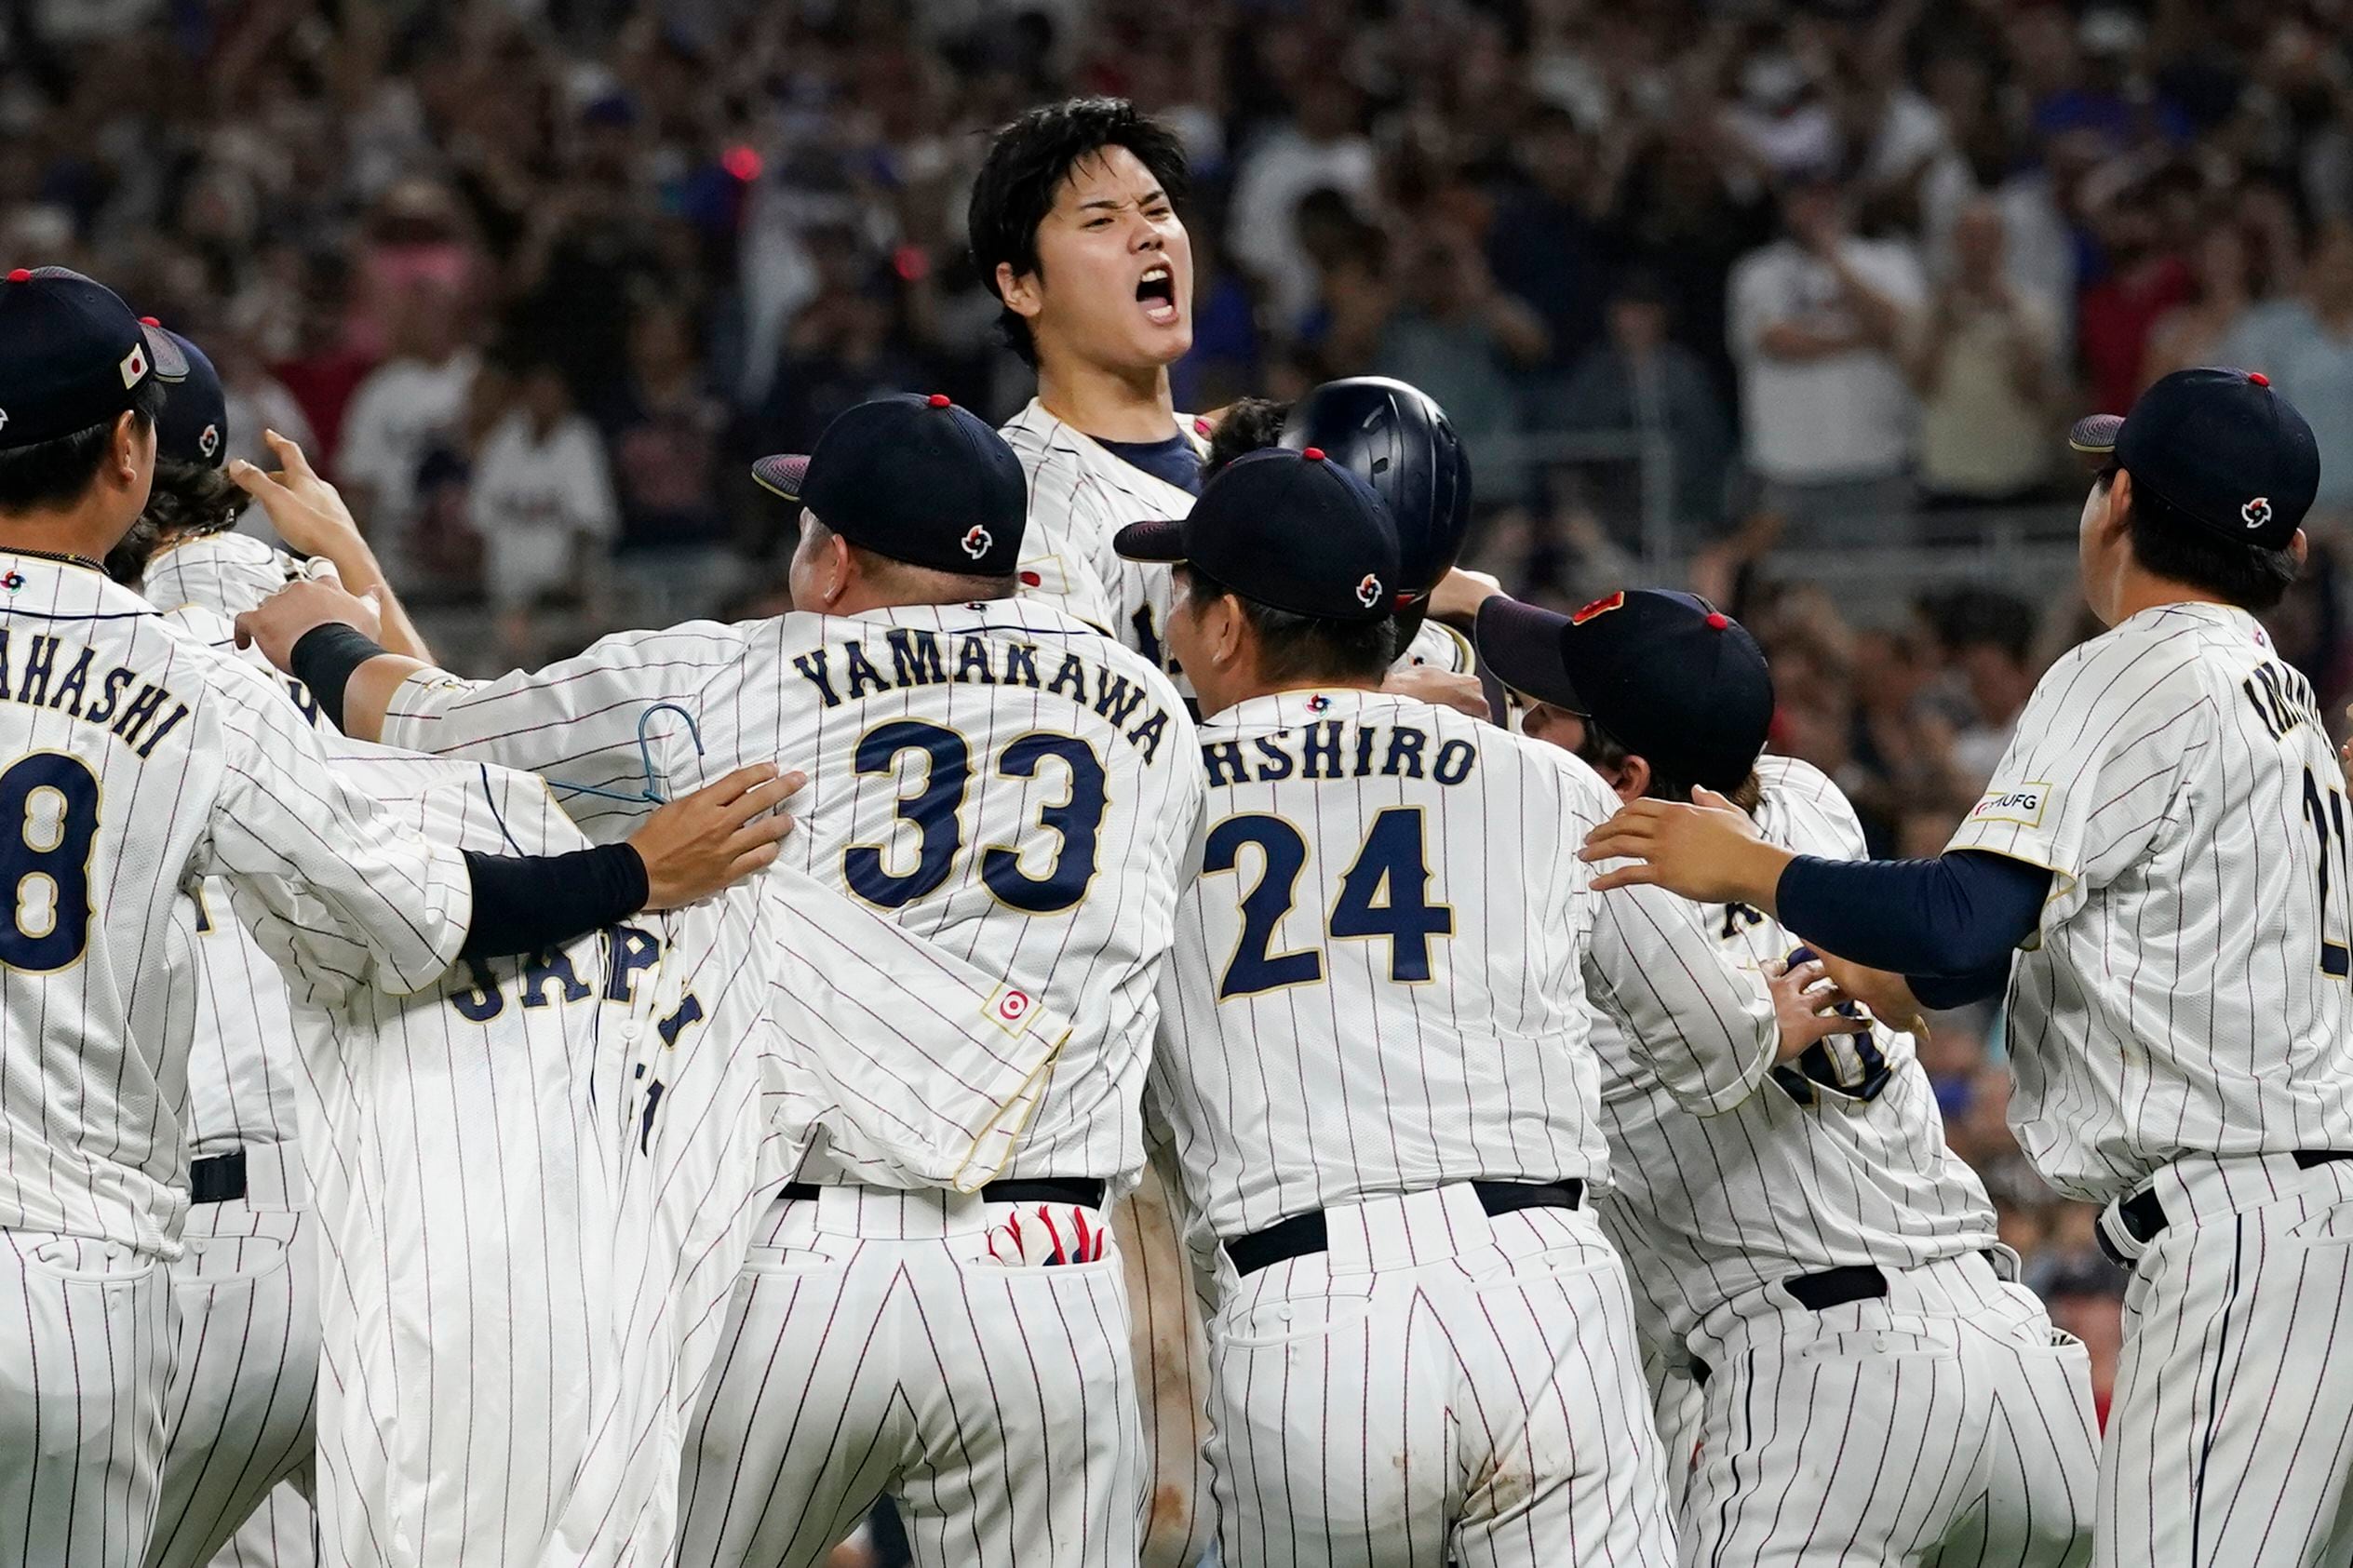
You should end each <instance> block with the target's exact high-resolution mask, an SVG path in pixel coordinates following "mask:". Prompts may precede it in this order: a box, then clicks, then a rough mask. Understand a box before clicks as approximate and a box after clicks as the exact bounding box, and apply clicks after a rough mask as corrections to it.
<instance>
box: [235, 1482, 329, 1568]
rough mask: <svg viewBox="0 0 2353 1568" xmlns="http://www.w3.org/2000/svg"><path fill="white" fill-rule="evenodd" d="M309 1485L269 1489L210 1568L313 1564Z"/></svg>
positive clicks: (303, 1567) (313, 1526) (315, 1550)
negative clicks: (258, 1506)
mask: <svg viewBox="0 0 2353 1568" xmlns="http://www.w3.org/2000/svg"><path fill="white" fill-rule="evenodd" d="M309 1485H310V1482H309V1481H308V1480H307V1479H304V1480H302V1481H286V1482H283V1483H281V1484H279V1485H278V1486H276V1487H274V1488H272V1489H271V1492H270V1494H269V1496H268V1497H266V1498H264V1499H263V1500H262V1506H261V1508H258V1509H257V1510H255V1512H254V1514H253V1516H252V1517H251V1518H249V1519H248V1520H247V1521H245V1523H244V1524H243V1525H241V1526H239V1527H238V1530H237V1533H236V1534H235V1535H232V1536H231V1537H229V1544H228V1545H227V1546H225V1547H222V1548H221V1552H220V1555H219V1556H217V1557H215V1558H214V1559H213V1560H212V1561H211V1563H210V1565H209V1568H309V1565H310V1564H312V1563H315V1562H316V1561H318V1516H317V1515H316V1513H314V1512H313V1511H312V1509H311V1505H310V1499H309V1498H308V1497H307V1496H306V1495H304V1493H305V1491H306V1490H307V1488H308V1487H309Z"/></svg>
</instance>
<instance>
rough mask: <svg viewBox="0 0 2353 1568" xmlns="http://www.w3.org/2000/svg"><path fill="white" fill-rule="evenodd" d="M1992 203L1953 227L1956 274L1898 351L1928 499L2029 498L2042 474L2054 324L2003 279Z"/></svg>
mask: <svg viewBox="0 0 2353 1568" xmlns="http://www.w3.org/2000/svg"><path fill="white" fill-rule="evenodd" d="M2003 239H2004V234H2003V224H2002V211H2001V208H2000V207H1998V206H1997V205H1996V204H1995V202H1994V201H1992V200H1991V199H1990V198H1987V197H1982V196H1981V197H1979V198H1978V199H1977V200H1976V201H1974V202H1972V203H1971V204H1970V206H1969V207H1968V208H1965V209H1964V210H1963V211H1962V213H1961V216H1960V221H1958V222H1956V224H1955V225H1954V227H1953V245H1954V255H1955V261H1956V264H1955V269H1954V275H1953V276H1952V277H1951V279H1949V280H1948V281H1946V282H1945V283H1944V284H1943V285H1942V286H1941V287H1939V288H1938V289H1937V291H1936V298H1935V302H1934V303H1933V304H1931V305H1930V307H1929V311H1928V313H1927V319H1926V322H1925V324H1924V327H1923V329H1922V330H1921V331H1920V332H1919V333H1918V334H1917V336H1916V339H1915V341H1914V342H1913V344H1912V347H1911V350H1910V352H1909V353H1908V354H1907V355H1906V356H1905V362H1906V368H1907V369H1909V370H1910V372H1911V376H1912V384H1913V385H1914V387H1915V388H1916V389H1917V390H1918V392H1919V395H1920V406H1921V431H1920V485H1921V488H1922V489H1924V490H1925V491H1926V492H1927V499H1928V501H1929V503H1930V504H1932V505H1997V504H2001V503H2017V502H2024V501H2026V500H2030V499H2032V498H2033V496H2034V495H2035V493H2036V492H2037V490H2038V489H2040V488H2041V487H2042V486H2043V485H2044V484H2045V483H2046V482H2047V481H2048V480H2049V478H2050V469H2051V460H2052V459H2053V458H2054V457H2056V456H2057V455H2058V445H2057V443H2056V442H2054V441H2053V440H2052V439H2051V438H2050V429H2051V415H2050V389H2051V386H2052V384H2053V382H2054V381H2055V379H2056V378H2055V376H2054V374H2053V372H2054V371H2055V370H2056V369H2058V364H2059V327H2058V323H2056V322H2054V321H2052V320H2051V319H2050V316H2049V315H2047V314H2045V313H2044V311H2043V310H2042V308H2041V307H2040V306H2039V305H2038V304H2037V302H2035V301H2034V300H2033V299H2032V298H2031V297H2029V296H2027V295H2026V294H2024V293H2023V292H2021V291H2020V290H2019V289H2018V288H2015V287H2014V286H2013V285H2012V284H2011V283H2010V278H2009V275H2008V273H2007V271H2006V269H2005V265H2004V258H2003Z"/></svg>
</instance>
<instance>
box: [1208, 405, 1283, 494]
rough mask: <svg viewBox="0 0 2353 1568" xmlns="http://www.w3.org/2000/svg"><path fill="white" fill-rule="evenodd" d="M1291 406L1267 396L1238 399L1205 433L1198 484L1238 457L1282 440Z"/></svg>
mask: <svg viewBox="0 0 2353 1568" xmlns="http://www.w3.org/2000/svg"><path fill="white" fill-rule="evenodd" d="M1290 417H1291V405H1290V404H1288V403H1277V402H1275V401H1274V400H1273V399H1272V398H1271V397H1238V398H1236V399H1234V401H1233V403H1232V404H1231V406H1230V407H1229V408H1228V409H1226V412H1225V415H1224V417H1223V418H1221V419H1219V420H1218V421H1217V429H1215V430H1213V431H1211V432H1210V433H1209V450H1208V451H1207V452H1206V453H1204V454H1203V457H1202V460H1201V481H1202V483H1203V484H1204V485H1205V484H1207V483H1208V482H1209V481H1210V480H1212V479H1214V478H1216V477H1217V476H1218V474H1219V473H1220V472H1221V471H1223V469H1224V468H1225V466H1226V464H1228V463H1230V462H1232V461H1233V460H1234V459H1236V458H1238V457H1243V456H1245V455H1247V454H1249V453H1251V452H1255V451H1258V450H1260V449H1264V448H1267V447H1271V446H1273V445H1274V444H1275V442H1277V441H1279V440H1281V439H1282V438H1283V422H1284V420H1286V419H1288V418H1290Z"/></svg>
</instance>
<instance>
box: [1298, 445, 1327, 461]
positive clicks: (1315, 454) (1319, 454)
mask: <svg viewBox="0 0 2353 1568" xmlns="http://www.w3.org/2000/svg"><path fill="white" fill-rule="evenodd" d="M1299 455H1300V456H1301V457H1303V458H1305V459H1307V460H1308V462H1323V461H1324V449H1323V448H1321V447H1310V448H1309V449H1307V450H1305V451H1303V452H1301V453H1300V454H1299Z"/></svg>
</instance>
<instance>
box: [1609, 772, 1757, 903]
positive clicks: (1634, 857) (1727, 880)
mask: <svg viewBox="0 0 2353 1568" xmlns="http://www.w3.org/2000/svg"><path fill="white" fill-rule="evenodd" d="M1691 799H1692V804H1690V805H1688V806H1684V805H1678V804H1676V803H1675V802H1674V801H1672V800H1652V799H1648V798H1647V797H1646V798H1644V799H1641V800H1630V801H1628V802H1627V803H1626V804H1625V805H1623V806H1621V807H1620V808H1619V810H1618V814H1617V815H1616V816H1613V817H1611V818H1610V819H1609V820H1608V821H1607V822H1606V823H1604V824H1601V825H1600V826H1599V827H1596V828H1595V829H1593V832H1591V833H1589V834H1587V835H1586V836H1585V847H1584V849H1583V850H1582V851H1580V855H1579V858H1580V859H1581V860H1583V861H1584V862H1585V863H1586V864H1594V863H1596V862H1600V861H1605V860H1631V861H1635V862H1638V863H1639V864H1634V865H1621V866H1619V867H1618V868H1616V869H1615V870H1612V871H1607V872H1604V873H1603V874H1602V875H1601V876H1599V877H1596V878H1594V879H1593V887H1594V890H1595V891H1601V892H1607V891H1609V890H1610V889H1612V888H1623V887H1632V886H1634V885H1635V884H1638V883H1648V884H1651V885H1653V886H1656V887H1661V888H1665V889H1667V890H1668V891H1671V892H1676V893H1680V894H1682V895H1683V896H1684V897H1685V898H1688V899H1696V900H1698V901H1699V902H1700V903H1701V904H1753V905H1756V906H1757V907H1758V908H1760V909H1764V910H1766V911H1767V912H1768V913H1769V912H1770V911H1771V910H1772V909H1773V908H1774V906H1775V900H1774V896H1773V894H1774V889H1775V887H1776V885H1777V884H1778V883H1779V882H1780V881H1781V875H1782V867H1783V866H1785V865H1787V864H1789V863H1790V861H1791V860H1792V859H1794V858H1795V857H1794V856H1792V855H1791V854H1790V853H1789V851H1786V850H1781V849H1776V848H1774V847H1773V846H1772V845H1770V844H1768V843H1766V842H1765V840H1764V838H1762V837H1761V836H1759V835H1758V833H1757V831H1756V824H1755V823H1753V822H1751V821H1750V820H1749V817H1748V813H1747V812H1746V811H1741V809H1740V808H1739V807H1737V806H1735V805H1733V804H1732V803H1731V802H1730V801H1729V800H1727V799H1726V798H1725V797H1722V796H1721V795H1718V794H1716V793H1715V792H1714V790H1710V789H1695V790H1693V791H1692V792H1691Z"/></svg>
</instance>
